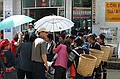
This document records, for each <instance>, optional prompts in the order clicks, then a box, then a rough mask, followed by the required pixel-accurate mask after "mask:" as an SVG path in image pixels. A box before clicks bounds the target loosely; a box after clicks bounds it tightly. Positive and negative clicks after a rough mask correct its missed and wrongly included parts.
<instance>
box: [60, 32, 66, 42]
mask: <svg viewBox="0 0 120 79" xmlns="http://www.w3.org/2000/svg"><path fill="white" fill-rule="evenodd" d="M64 39H65V35H64V34H63V35H60V37H59V42H60V43H63V42H64Z"/></svg>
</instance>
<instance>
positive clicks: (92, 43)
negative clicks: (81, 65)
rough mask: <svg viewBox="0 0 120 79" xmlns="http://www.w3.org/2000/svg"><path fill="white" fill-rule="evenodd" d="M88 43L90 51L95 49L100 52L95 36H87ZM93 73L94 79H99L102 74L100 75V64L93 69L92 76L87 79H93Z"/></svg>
mask: <svg viewBox="0 0 120 79" xmlns="http://www.w3.org/2000/svg"><path fill="white" fill-rule="evenodd" d="M87 40H88V42H89V43H90V45H89V47H90V48H92V49H97V50H101V47H100V44H99V43H98V42H96V39H95V35H94V34H89V35H88V37H87ZM94 73H95V79H101V78H102V74H101V64H100V65H99V66H98V67H97V68H95V69H94V71H93V75H92V76H91V77H89V78H88V79H93V77H94Z"/></svg>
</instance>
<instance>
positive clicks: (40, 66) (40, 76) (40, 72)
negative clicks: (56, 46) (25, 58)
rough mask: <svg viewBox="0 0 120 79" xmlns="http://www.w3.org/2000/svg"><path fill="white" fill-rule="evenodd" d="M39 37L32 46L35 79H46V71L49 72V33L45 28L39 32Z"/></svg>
mask: <svg viewBox="0 0 120 79" xmlns="http://www.w3.org/2000/svg"><path fill="white" fill-rule="evenodd" d="M38 33H39V34H38V35H39V37H38V38H36V39H35V41H34V42H33V45H32V58H31V59H32V63H33V79H45V69H46V71H48V69H49V67H48V64H47V55H46V53H47V43H46V41H45V40H46V39H47V33H48V31H47V30H46V29H45V28H42V27H41V28H40V29H39V31H38Z"/></svg>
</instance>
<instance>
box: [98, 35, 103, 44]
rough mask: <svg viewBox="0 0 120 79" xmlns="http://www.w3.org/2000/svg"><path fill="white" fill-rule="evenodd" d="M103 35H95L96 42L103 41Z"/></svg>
mask: <svg viewBox="0 0 120 79" xmlns="http://www.w3.org/2000/svg"><path fill="white" fill-rule="evenodd" d="M104 39H105V36H104V35H103V34H100V35H98V36H97V42H98V43H100V44H101V43H104Z"/></svg>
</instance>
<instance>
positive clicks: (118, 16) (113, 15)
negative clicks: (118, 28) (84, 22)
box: [105, 2, 120, 22]
mask: <svg viewBox="0 0 120 79" xmlns="http://www.w3.org/2000/svg"><path fill="white" fill-rule="evenodd" d="M105 16H106V18H105V21H106V22H120V2H106V14H105Z"/></svg>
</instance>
